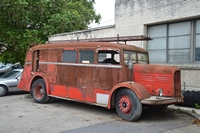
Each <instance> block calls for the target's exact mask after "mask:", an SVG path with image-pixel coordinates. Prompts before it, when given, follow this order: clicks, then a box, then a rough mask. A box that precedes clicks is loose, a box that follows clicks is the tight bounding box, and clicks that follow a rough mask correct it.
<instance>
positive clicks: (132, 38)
mask: <svg viewBox="0 0 200 133" xmlns="http://www.w3.org/2000/svg"><path fill="white" fill-rule="evenodd" d="M148 40H152V39H151V38H150V37H146V36H121V37H120V36H117V37H106V38H90V39H78V38H77V39H76V40H58V41H48V43H63V42H117V43H118V42H127V41H148Z"/></svg>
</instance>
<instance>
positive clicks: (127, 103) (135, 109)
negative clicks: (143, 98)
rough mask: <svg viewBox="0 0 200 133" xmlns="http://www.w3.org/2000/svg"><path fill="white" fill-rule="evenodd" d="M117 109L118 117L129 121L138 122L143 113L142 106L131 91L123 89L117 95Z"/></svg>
mask: <svg viewBox="0 0 200 133" xmlns="http://www.w3.org/2000/svg"><path fill="white" fill-rule="evenodd" d="M115 108H116V111H117V114H118V116H119V117H121V118H122V119H124V120H127V121H136V120H137V119H138V118H139V117H140V115H141V113H142V104H141V102H140V100H139V99H138V97H137V95H136V94H135V93H134V92H133V91H132V90H130V89H122V90H120V91H119V92H118V93H117V95H116V99H115Z"/></svg>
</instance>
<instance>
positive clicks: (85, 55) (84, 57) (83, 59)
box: [80, 50, 94, 63]
mask: <svg viewBox="0 0 200 133" xmlns="http://www.w3.org/2000/svg"><path fill="white" fill-rule="evenodd" d="M80 63H94V50H80Z"/></svg>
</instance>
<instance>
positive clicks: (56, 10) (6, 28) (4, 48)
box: [0, 0, 101, 64]
mask: <svg viewBox="0 0 200 133" xmlns="http://www.w3.org/2000/svg"><path fill="white" fill-rule="evenodd" d="M94 3H95V0H1V1H0V42H1V43H0V47H1V48H0V61H2V62H5V63H7V62H9V63H15V62H20V63H21V64H23V63H24V58H25V54H26V51H27V48H28V46H29V44H31V43H33V42H35V43H36V44H41V43H45V42H46V41H47V36H48V35H52V34H58V33H63V32H71V31H76V30H83V29H87V28H88V25H89V24H90V23H92V22H93V21H95V22H96V23H99V20H100V18H101V16H100V15H99V14H96V12H95V10H94V7H93V4H94Z"/></svg>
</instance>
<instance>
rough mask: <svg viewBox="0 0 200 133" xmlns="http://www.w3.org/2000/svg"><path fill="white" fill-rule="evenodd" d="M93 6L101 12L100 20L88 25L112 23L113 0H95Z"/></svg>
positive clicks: (95, 25)
mask: <svg viewBox="0 0 200 133" xmlns="http://www.w3.org/2000/svg"><path fill="white" fill-rule="evenodd" d="M95 2H96V4H95V5H94V8H95V10H96V12H97V13H99V14H101V17H102V18H101V22H100V25H98V24H91V25H90V27H91V28H94V27H99V26H106V25H111V24H114V22H115V20H114V18H115V17H114V12H115V8H114V7H115V0H95Z"/></svg>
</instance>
